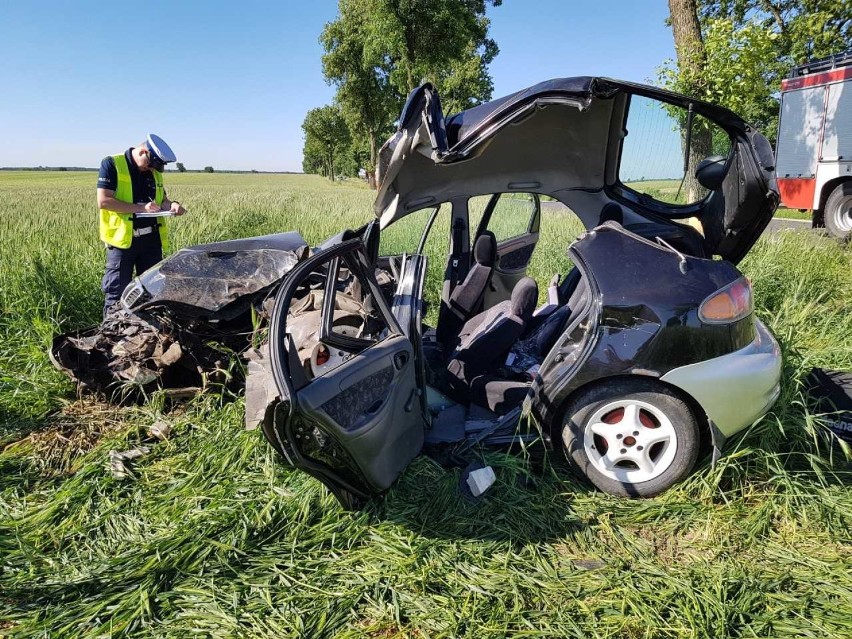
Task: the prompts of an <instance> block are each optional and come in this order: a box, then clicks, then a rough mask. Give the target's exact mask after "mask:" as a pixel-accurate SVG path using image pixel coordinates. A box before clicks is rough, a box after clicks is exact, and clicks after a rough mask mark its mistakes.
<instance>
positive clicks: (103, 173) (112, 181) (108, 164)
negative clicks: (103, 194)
mask: <svg viewBox="0 0 852 639" xmlns="http://www.w3.org/2000/svg"><path fill="white" fill-rule="evenodd" d="M98 188H99V189H107V190H108V191H115V190H116V189H117V188H118V174H117V173H116V170H115V160H113V159H112V158H111V157H105V158H104V159H103V161H102V162H101V170H100V171H99V172H98Z"/></svg>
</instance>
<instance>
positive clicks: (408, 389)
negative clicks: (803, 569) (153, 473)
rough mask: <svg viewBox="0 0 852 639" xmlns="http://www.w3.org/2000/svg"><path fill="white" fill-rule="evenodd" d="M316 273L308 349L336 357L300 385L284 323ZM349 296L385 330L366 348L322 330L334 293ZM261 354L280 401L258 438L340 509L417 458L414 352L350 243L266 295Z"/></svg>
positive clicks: (298, 361) (420, 421)
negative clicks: (268, 307) (312, 341)
mask: <svg viewBox="0 0 852 639" xmlns="http://www.w3.org/2000/svg"><path fill="white" fill-rule="evenodd" d="M343 262H345V264H346V266H347V267H348V271H349V273H351V276H352V277H353V278H357V280H358V281H357V283H358V284H359V286H349V285H347V287H346V288H341V287H342V286H343V285H342V284H341V283H340V281H339V280H338V276H339V272H338V269H337V266H338V265H339V264H341V263H343ZM317 274H322V277H324V278H325V287H324V291H325V293H324V295H323V299H322V317H323V319H322V326H321V327H320V329H319V331H318V334H319V341H318V342H317V346H323V345H324V346H325V347H326V348H328V349H329V351H331V350H335V351H337V352H336V353H333V354H334V355H335V356H339V357H340V359H339V360H337V362H336V367H335V368H331V369H325V370H322V371H320V370H319V369H317V371H316V372H315V376H313V377H312V378H310V374H313V373H309V378H307V379H304V378H305V373H304V371H303V370H295V369H294V367H296V368H298V369H305V370H307V369H308V368H310V366H308V362H307V361H303V360H302V358H303V357H304V354H302V355H299V356H298V357H295V356H294V355H293V352H294V351H296V350H297V348H302V346H298V347H297V346H296V345H295V344H294V342H293V336H292V334H290V333H288V330H287V321H288V319H290V321H294V320H293V318H292V317H291V316H290V315H288V311H289V310H290V309H291V308H293V307H294V306H293V301H294V300H297V301H298V300H299V299H303V298H304V297H305V296H306V295H308V294H310V292H309V290H308V289H310V290H313V291H316V290H317V289H316V283H315V282H316V279H317ZM332 278H333V280H332ZM312 283H313V285H311V284H312ZM352 283H354V280H353V282H352ZM341 291H347V292H345V293H343V292H341ZM352 291H358V293H357V294H358V295H363V296H364V300H365V301H369V304H366V305H365V306H367V307H369V308H370V309H371V310H370V313H372V314H374V315H375V317H372V319H371V320H370V321H372V322H374V323H376V322H383V323H384V324H382V325H383V326H384V325H386V328H385V329H384V330H382V331H381V333H380V335H379V336H378V337H376V338H374V339H375V341H372V342H371V341H369V339H367V338H365V336H360V337H359V338H358V339H353V338H349V341H348V342H347V338H346V336H342V335H337V334H335V333H333V332H332V329H334V330H335V331H336V330H337V329H336V328H334V327H333V326H332V324H331V322H332V318H333V316H334V313H333V310H334V308H333V307H334V305H336V304H338V302H339V300H337V299H336V296H337V295H341V294H343V295H354V294H355V293H352ZM300 296H301V297H300ZM367 296H370V297H369V300H367ZM296 306H298V304H297V305H296ZM314 315H315V316H316V315H317V314H316V313H315V314H314ZM364 344H366V346H365V345H364ZM308 350H310V349H308ZM304 352H305V351H304V350H303V351H301V353H304ZM330 354H331V353H330ZM270 357H271V359H272V369H273V373H274V375H275V382H276V385H277V387H278V389H279V392H280V397H281V398H282V400H283V401H282V402H281V405H279V407H276V409H275V411H274V417H273V426H272V428H271V429H270V428H264V431H263V432H264V434H265V435H267V437H268V438H269V439H270V441H272V443H273V446H274V447H275V448H276V450H278V451H279V452H283V454H284V456H285V458H287V460H288V461H289V462H290V463H291V464H293V465H294V466H296V467H298V468H301V469H302V470H304V471H306V472H308V473H309V474H311V475H313V476H314V477H317V478H318V479H320V480H321V481H322V482H323V483H325V484H326V485H327V486H328V487H329V488H330V489H331V490H332V492H333V493H334V494H335V495H336V496H337V497H338V498H339V499H341V502H343V503H344V505H348V504H347V503H346V501H347V500H346V499H345V495H346V493H353V492H354V493H355V494H357V495H359V496H365V495H369V494H371V493H377V492H381V491H383V490H385V489H387V488H388V487H389V486H390V485H391V484H392V483H393V482H394V480H395V479H396V478H397V477H398V476H399V474H400V473H401V472H402V471H403V470H404V469H405V467H406V466H407V465H408V464H409V462H410V461H411V460H412V459H414V457H416V456H417V454H419V452H420V450H421V448H422V445H423V435H424V416H423V414H422V410H421V404H420V402H419V399H418V398H419V395H420V393H419V392H418V391H419V387H418V382H417V375H416V370H415V358H414V349H413V346H412V343H411V341H410V340H409V338H408V337H407V336H406V335H405V334H404V333H403V331H402V330H401V329H400V327H399V325H398V324H397V322H396V321H395V319H394V318H393V315H392V314H391V311H390V308H389V307H388V305H387V303H386V302H385V300H384V298H383V296H382V294H381V291H380V289H379V287H378V284H377V282H376V280H375V277H374V276H373V274H372V268H371V267H370V266H369V264H368V261H367V258H366V256H365V254H364V252H363V244H362V243H361V241H360V240H357V239H356V240H349V241H346V242H343V243H340V244H337V245H335V246H333V247H331V248H329V249H326V250H324V251H321V252H320V253H317V254H316V255H314V256H312V257H311V258H310V259H309V260H307V261H305V262H303V263H302V264H301V265H300V266H298V267H297V268H296V269H294V270H293V272H292V274H291V276H290V277H289V278H288V280H287V281H286V282H285V284H284V285H283V286H282V288H281V290H280V291H279V293H278V295H277V296H276V300H275V306H274V308H273V314H272V320H271V322H270ZM311 366H313V364H312V363H311ZM291 369H294V370H291ZM312 370H313V369H312ZM291 373H295V374H291ZM300 376H301V377H302V378H303V379H301V380H299V377H300ZM270 435H272V437H270ZM341 495H343V497H341Z"/></svg>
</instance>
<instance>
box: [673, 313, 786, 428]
mask: <svg viewBox="0 0 852 639" xmlns="http://www.w3.org/2000/svg"><path fill="white" fill-rule="evenodd" d="M755 325H756V326H755V328H756V334H757V335H756V337H755V339H754V341H753V342H751V344H749V345H748V346H746V347H745V348H741V349H740V350H738V351H734V352H733V353H729V354H728V355H722V356H721V357H714V358H713V359H708V360H705V361H703V362H699V363H697V364H690V365H688V366H681V367H679V368H675V369H672V370H671V371H669V372H668V373H666V374H665V375H663V377H662V378H661V379H662V380H663V381H664V382H667V383H669V384H671V385H672V386H676V387H678V388H680V389H682V390H683V391H685V392H687V393H689V395H690V396H691V397H693V398H694V399H695V400H696V401H697V402H698V403H699V404H700V405H701V407H702V408H703V409H704V411H705V412H706V413H707V417H708V418H709V419H710V421H711V422H712V424H713V425H714V426H715V428H716V429H717V430H718V431H719V433H721V435H722V436H723V437H725V438H727V437H730V436H732V435H734V434H736V433H738V432H739V431H741V430H742V429H744V428H746V427H747V426H749V425H750V424H752V423H754V422H755V421H757V420H758V419H760V418H761V417H763V415H765V414H766V413H767V411H769V409H770V408H771V407H772V404H774V403H775V400H776V399H778V395H779V394H780V392H781V383H780V380H781V349H780V348H779V347H778V342H776V341H775V338H774V337H773V336H772V334H771V333H770V332H769V329H767V328H766V326H764V325H763V322H761V321H760V320H755Z"/></svg>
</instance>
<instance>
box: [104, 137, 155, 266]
mask: <svg viewBox="0 0 852 639" xmlns="http://www.w3.org/2000/svg"><path fill="white" fill-rule="evenodd" d="M112 159H113V161H114V162H115V174H116V177H117V178H118V186H116V188H115V195H114V196H113V197H115V199H116V200H118V201H119V202H127V203H128V204H133V184H132V183H131V181H130V167H128V166H127V158H126V157H125V155H124V153H120V154H118V155H113V156H112ZM151 173H152V174H153V175H154V183H155V184H156V187H157V190H156V194H155V195H154V201H155V202H156V203H157V204H162V203H163V195H164V194H163V174H162V173H160V172H159V171H154V170H153V169H152V170H151ZM157 225H158V227H159V231H160V242H161V243H162V245H163V250H166V249H168V248H169V245H168V241H169V230H168V228H167V227H166V218H164V217H158V218H157ZM98 230H99V232H100V237H101V241H102V242H106V243H107V244H109V245H111V246H115V247H116V248H122V249H126V248H130V245H131V244H132V243H133V215H131V214H130V213H119V212H117V211H110V210H109V209H100V224H99V226H98Z"/></svg>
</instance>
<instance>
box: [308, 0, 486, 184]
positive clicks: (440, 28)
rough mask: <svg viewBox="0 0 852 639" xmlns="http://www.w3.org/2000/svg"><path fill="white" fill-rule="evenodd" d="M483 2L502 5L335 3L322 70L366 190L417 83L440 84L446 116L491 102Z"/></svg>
mask: <svg viewBox="0 0 852 639" xmlns="http://www.w3.org/2000/svg"><path fill="white" fill-rule="evenodd" d="M488 4H491V5H493V6H498V5H499V4H501V0H428V1H427V0H339V5H338V6H339V15H338V17H337V19H336V20H335V21H333V22H330V23H328V24H327V25H326V26H325V29H324V30H323V34H322V36H321V38H320V42H321V43H322V45H323V47H324V49H325V51H326V53H325V55H324V56H323V73H324V74H325V76H326V79H327V80H328V81H329V82H330V83H333V84H335V85H336V86H337V97H336V101H337V103H338V104H339V105H340V107H341V110H342V112H343V114H344V116H345V118H346V120H347V122H349V124H350V127H351V129H352V132H353V135H354V136H355V137H356V138H359V139H363V141H364V146H365V147H366V148H368V149H369V152H370V157H369V162H368V163H367V165H366V170H367V174H368V180H369V181H370V183H371V186H373V187H375V178H374V170H375V166H376V159H377V155H378V147H379V142H380V141H381V139H383V138H384V137H386V136H387V135H388V134H389V133H390V132H391V130H392V129H391V125H392V123H393V120H394V119H395V118H396V116H397V114H398V113H399V110H400V108H401V106H402V104H403V102H404V100H405V97H406V95H407V94H408V93H409V92H410V91H411V90H413V89H414V88H416V87H417V85H418V84H420V82H422V81H430V82H433V83H434V84H435V85H436V86H437V87H438V89H439V92H440V93H441V96H442V99H443V104H444V108H445V109H446V110H447V112H452V111H455V110H459V109H463V108H467V107H470V106H474V105H476V104H479V103H480V102H482V101H484V100H488V99H490V98H491V92H492V89H493V83H492V81H491V76H490V75H489V74H488V70H487V67H488V64H489V63H490V62H491V61H492V60H493V59H494V56H496V55H497V53H498V48H497V45H496V43H495V42H494V40H492V39H490V38H488V27H489V24H490V23H489V20H488V19H487V18H486V17H485V9H486V5H488Z"/></svg>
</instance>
